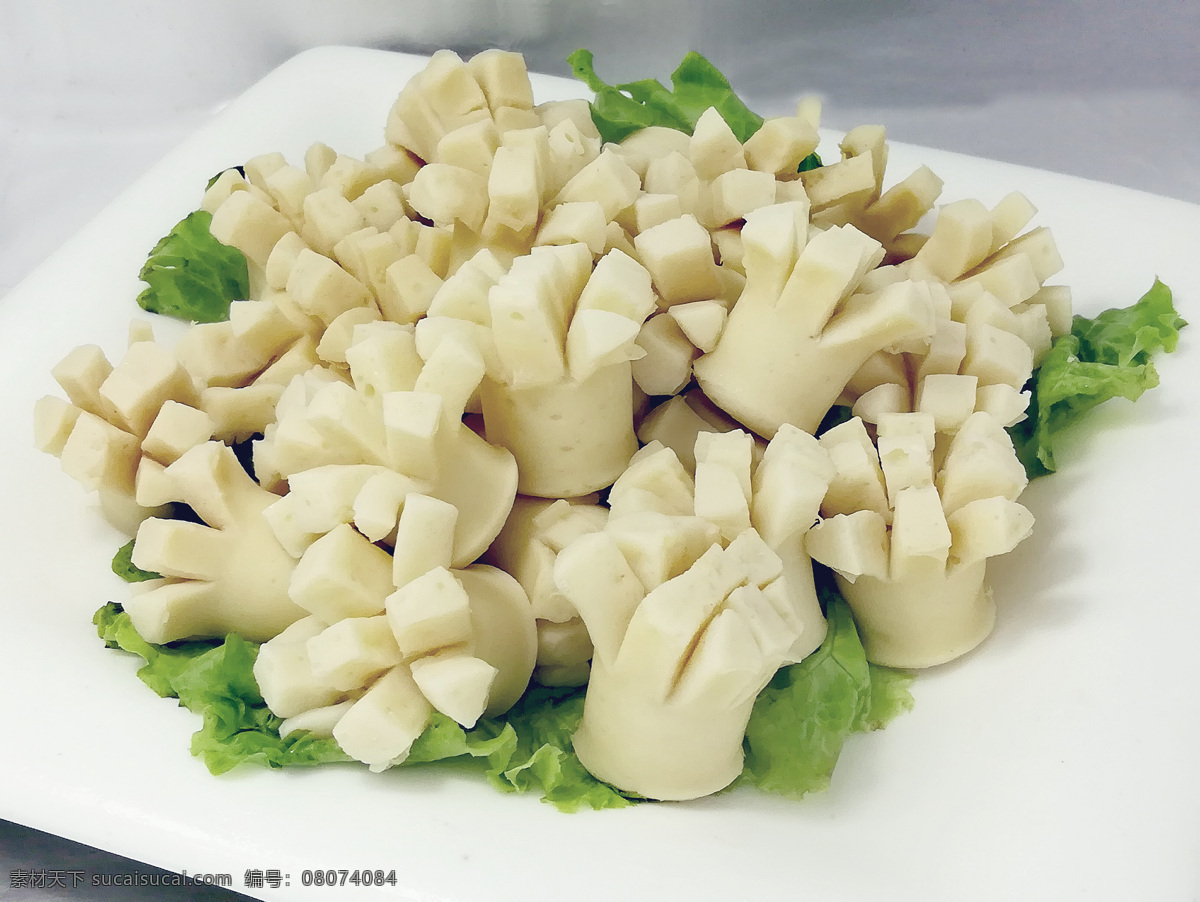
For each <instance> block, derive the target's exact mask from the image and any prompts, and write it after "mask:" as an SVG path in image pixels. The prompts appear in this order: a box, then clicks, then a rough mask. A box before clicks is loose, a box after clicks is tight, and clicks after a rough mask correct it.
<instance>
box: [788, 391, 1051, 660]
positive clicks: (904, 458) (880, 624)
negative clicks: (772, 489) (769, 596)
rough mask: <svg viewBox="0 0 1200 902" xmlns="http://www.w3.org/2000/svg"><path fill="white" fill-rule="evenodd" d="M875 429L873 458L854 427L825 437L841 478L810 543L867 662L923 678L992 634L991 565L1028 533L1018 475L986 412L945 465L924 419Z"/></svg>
mask: <svg viewBox="0 0 1200 902" xmlns="http://www.w3.org/2000/svg"><path fill="white" fill-rule="evenodd" d="M878 428H879V438H878V448H877V450H876V448H875V447H874V446H873V444H872V442H871V438H870V436H869V435H868V434H867V431H866V428H865V426H864V425H863V423H862V421H861V420H859V419H857V418H854V419H851V420H849V421H847V422H846V423H843V424H842V425H840V426H837V427H835V428H833V429H831V430H829V431H828V432H826V433H825V434H824V435H823V436H822V437H821V440H820V441H821V443H822V444H823V445H825V446H826V447H827V448H828V449H829V452H830V456H831V457H832V459H833V462H834V466H835V467H836V468H837V475H836V476H835V477H834V480H833V483H832V485H831V486H830V490H829V493H828V494H827V495H826V498H825V501H824V503H823V504H822V515H823V516H824V518H825V519H823V520H822V521H821V522H820V523H818V524H817V525H816V526H814V527H813V528H812V529H811V530H810V531H809V532H808V535H807V537H806V539H805V544H806V547H807V550H808V553H809V554H811V555H812V557H813V559H814V560H817V561H820V562H821V563H823V564H825V565H827V566H829V567H830V568H832V569H833V570H834V571H835V573H836V574H837V579H838V585H839V587H840V588H841V590H842V594H843V595H844V596H845V598H846V601H847V602H849V604H850V607H851V610H853V612H854V615H855V620H856V622H857V623H858V626H859V629H860V631H861V634H862V639H863V646H864V648H865V649H866V652H867V657H868V659H869V660H871V661H872V662H874V663H877V664H883V665H887V666H891V667H929V666H933V665H935V664H941V663H944V662H946V661H950V660H953V659H954V658H957V657H959V656H961V655H963V654H965V653H966V652H968V651H970V650H971V649H973V648H974V647H975V646H976V645H978V644H979V643H980V642H982V641H983V639H984V638H986V637H987V635H988V634H989V633H990V632H991V630H992V626H993V623H994V620H995V604H994V602H993V599H992V592H991V589H990V587H989V586H988V584H987V582H986V578H985V576H986V574H985V566H986V560H987V558H989V557H994V556H996V555H999V554H1005V553H1007V552H1009V551H1011V550H1012V549H1013V548H1014V547H1015V546H1016V545H1017V544H1018V543H1019V542H1020V541H1021V540H1023V539H1024V538H1025V537H1026V536H1028V535H1029V533H1030V531H1031V530H1032V528H1033V516H1032V514H1030V513H1029V511H1028V510H1027V509H1026V508H1025V507H1023V506H1022V505H1020V504H1018V503H1017V501H1016V498H1017V497H1018V495H1020V493H1021V491H1022V490H1023V489H1024V487H1025V484H1026V477H1025V470H1024V468H1023V467H1022V466H1021V463H1020V461H1018V459H1017V457H1016V454H1015V452H1014V451H1013V446H1012V442H1011V441H1010V439H1009V437H1008V434H1007V433H1006V432H1005V431H1004V428H1003V427H1002V426H1001V425H1000V424H999V423H997V422H996V421H995V420H994V419H993V418H992V417H991V415H990V414H987V413H982V412H979V413H974V414H972V415H971V416H970V417H968V418H967V419H966V421H965V422H964V423H963V424H962V427H961V428H960V429H959V430H958V431H957V432H956V433H955V435H954V436H953V438H951V439H950V440H949V442H948V444H947V446H946V447H945V450H944V456H943V457H942V459H941V462H940V464H935V461H936V459H937V453H936V450H935V449H936V445H935V427H934V421H933V417H932V416H931V415H929V414H921V413H909V414H891V415H889V416H887V417H885V418H884V419H882V420H881V421H880V423H879V427H878Z"/></svg>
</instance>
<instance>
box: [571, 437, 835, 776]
mask: <svg viewBox="0 0 1200 902" xmlns="http://www.w3.org/2000/svg"><path fill="white" fill-rule="evenodd" d="M695 457H696V461H697V464H696V476H695V478H694V479H693V477H692V475H691V474H690V473H689V472H688V471H687V470H686V469H684V467H683V465H682V464H681V463H680V461H679V459H678V457H677V456H676V454H675V452H673V451H672V450H671V449H669V448H666V447H664V446H661V445H656V444H651V445H648V446H646V447H645V448H643V449H642V450H641V451H639V452H638V454H637V455H636V456H635V457H634V459H633V461H632V462H631V464H630V467H629V468H628V469H627V470H626V472H625V473H624V474H622V476H621V477H620V478H619V479H618V480H617V482H616V483H615V484H614V485H613V488H612V491H611V493H610V496H609V501H610V505H611V514H610V517H609V519H608V522H607V523H606V524H605V525H604V528H603V529H601V530H599V531H594V532H589V533H586V534H584V535H582V536H580V537H578V538H577V539H575V540H574V541H572V542H571V543H570V544H568V545H567V546H566V547H565V548H563V549H562V550H561V551H560V552H559V553H558V555H557V558H556V559H555V562H554V576H555V584H556V586H557V588H558V590H559V591H560V592H561V594H562V595H563V596H564V597H565V598H566V599H567V600H568V601H569V602H570V603H571V604H572V605H573V606H574V608H575V609H576V610H578V612H579V614H580V616H581V617H582V619H583V621H584V623H585V624H586V625H587V628H588V632H589V635H590V636H591V639H592V642H593V644H594V646H595V653H594V655H593V657H592V672H591V677H590V679H589V682H588V693H587V700H586V703H585V707H584V715H583V721H582V723H581V726H580V729H579V731H578V732H577V733H576V735H575V737H574V744H575V750H576V753H577V754H578V755H579V757H580V760H581V761H582V762H583V764H584V766H585V767H587V768H588V769H589V770H590V771H591V772H592V773H593V774H595V775H596V776H598V777H599V778H600V779H603V780H606V781H608V782H611V783H613V784H614V785H616V786H618V787H619V788H621V789H625V790H627V791H631V792H637V793H639V794H642V795H645V796H648V797H650V798H656V799H686V798H695V797H698V796H701V795H707V794H709V793H712V792H716V791H717V790H719V789H721V788H722V787H724V786H725V785H727V784H728V783H729V782H730V781H731V780H733V779H734V777H735V776H736V775H737V774H738V773H739V772H740V770H741V765H742V757H741V756H742V736H743V734H744V732H745V727H746V721H747V719H748V718H749V716H750V709H751V707H752V706H753V703H754V698H755V696H756V695H757V694H758V692H759V691H760V690H761V689H762V687H763V686H764V685H765V684H766V682H767V681H768V680H769V679H770V678H771V676H772V674H774V672H775V671H776V670H777V669H778V668H779V667H780V666H781V665H783V664H786V663H791V662H794V661H798V660H800V659H802V658H803V657H804V656H805V655H807V654H808V653H809V652H811V651H812V650H813V649H814V648H816V647H817V646H818V645H820V643H821V639H822V637H823V635H824V620H823V617H822V614H821V609H820V605H819V603H818V602H817V599H816V594H815V591H814V587H813V576H812V567H811V562H810V561H809V558H808V557H807V554H806V553H805V551H804V548H803V537H804V534H805V532H806V531H807V529H808V527H809V526H810V525H811V524H812V523H813V521H814V520H815V518H816V515H817V511H818V508H819V505H820V502H821V498H822V496H823V495H824V493H825V488H826V486H827V485H828V483H829V480H830V478H831V477H832V476H833V469H832V467H831V466H830V463H829V459H828V455H827V454H826V453H825V452H824V451H823V449H821V447H820V446H819V445H818V444H817V442H816V440H815V439H813V438H812V436H810V435H807V434H805V433H803V432H801V431H800V430H797V429H794V428H793V427H785V428H784V429H782V430H780V432H779V434H778V435H777V436H776V438H775V439H774V440H773V441H772V443H771V444H770V445H768V446H767V450H766V452H765V453H764V454H763V457H762V460H761V462H760V463H758V464H757V465H756V464H755V454H754V441H753V439H752V437H751V436H750V435H749V434H748V433H746V432H744V431H736V432H727V433H721V434H716V433H702V434H701V435H699V436H698V438H697V442H696V448H695ZM756 527H757V528H756ZM758 528H761V529H763V530H765V531H766V533H767V534H769V535H770V540H769V541H767V540H766V536H764V535H760V533H759V531H758ZM770 543H774V544H775V546H776V547H772V545H771V544H770Z"/></svg>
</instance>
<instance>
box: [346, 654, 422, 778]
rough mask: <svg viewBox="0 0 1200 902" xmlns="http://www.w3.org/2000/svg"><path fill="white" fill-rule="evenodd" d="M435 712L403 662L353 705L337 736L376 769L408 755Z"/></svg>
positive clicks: (353, 755)
mask: <svg viewBox="0 0 1200 902" xmlns="http://www.w3.org/2000/svg"><path fill="white" fill-rule="evenodd" d="M432 713H433V708H432V707H431V706H430V704H429V702H428V701H427V700H426V698H425V696H424V695H423V694H422V693H421V690H420V688H419V687H418V686H417V684H416V682H415V681H414V680H413V677H412V672H411V671H410V670H409V668H408V665H406V664H400V665H397V666H396V667H393V668H392V669H391V670H389V671H388V672H387V673H385V674H384V675H383V676H381V677H380V678H379V679H377V680H376V681H375V682H374V683H372V684H371V688H369V689H368V690H367V691H366V693H364V694H363V696H362V697H361V698H359V699H358V700H357V701H355V702H354V704H353V705H351V706H350V709H349V710H348V711H346V713H345V714H343V715H342V717H341V719H340V720H339V721H338V722H337V725H336V726H335V727H334V728H333V738H334V739H335V740H336V741H337V743H338V745H339V746H341V748H342V751H344V752H345V753H346V754H347V755H349V756H350V757H351V758H354V759H356V760H358V761H361V762H363V763H364V764H366V765H368V766H369V767H370V768H371V770H373V771H382V770H386V769H387V768H389V767H391V766H393V765H395V764H399V763H400V762H402V761H403V760H404V759H405V758H406V757H408V752H409V749H411V748H412V744H413V743H414V742H416V740H417V737H419V736H420V735H421V734H422V733H424V732H425V727H426V726H427V725H428V723H429V717H430V715H431V714H432Z"/></svg>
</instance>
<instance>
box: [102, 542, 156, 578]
mask: <svg viewBox="0 0 1200 902" xmlns="http://www.w3.org/2000/svg"><path fill="white" fill-rule="evenodd" d="M112 571H113V573H115V574H117V576H119V577H121V579H123V580H125V582H127V583H140V582H145V581H146V580H148V579H160V578H161V576H162V574H159V573H154V572H153V571H151V570H143V569H142V568H141V567H138V566H137V565H136V564H134V562H133V539H130V540H129V541H128V542H126V543H125V544H124V545H122V546H121V547H120V548H118V549H117V553H116V554H114V555H113V559H112Z"/></svg>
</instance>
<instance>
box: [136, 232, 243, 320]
mask: <svg viewBox="0 0 1200 902" xmlns="http://www.w3.org/2000/svg"><path fill="white" fill-rule="evenodd" d="M211 222H212V214H211V213H207V212H205V211H204V210H197V211H195V212H194V213H190V214H188V215H187V216H185V217H184V218H183V219H182V220H180V221H179V222H178V223H177V224H176V225H175V227H174V228H173V229H171V231H170V232H169V233H168V234H167V235H166V236H165V237H164V238H162V239H161V240H160V241H159V242H158V244H156V245H155V246H154V250H152V251H151V252H150V258H149V259H148V260H147V261H146V264H145V265H144V266H143V267H142V271H141V273H140V274H139V276H138V277H139V278H140V279H141V280H142V281H143V282H145V283H146V284H147V285H148V286H149V287H147V288H146V289H145V290H144V291H142V293H141V294H139V295H138V297H137V302H138V306H140V307H141V308H142V309H143V310H148V311H149V312H151V313H161V314H163V315H164V316H172V317H175V318H176V319H182V320H187V321H189V322H196V323H215V322H220V321H222V320H225V319H228V318H229V304H230V302H231V301H237V300H242V299H244V298H245V297H246V296H247V295H248V294H249V292H250V273H249V269H248V267H247V265H246V258H245V256H244V255H243V254H242V252H241V251H239V250H238V249H237V248H233V247H227V246H226V245H224V244H221V242H219V241H217V239H216V238H214V237H213V236H212V234H211V233H210V232H209V230H208V227H209V223H211Z"/></svg>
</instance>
